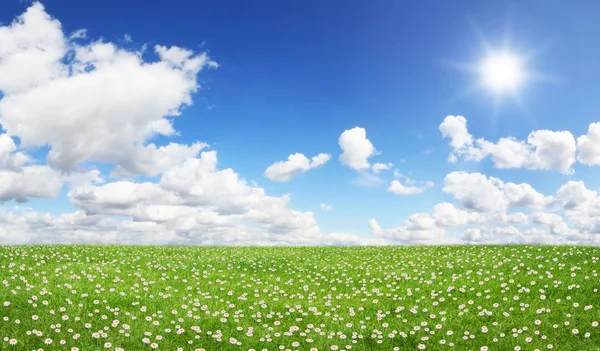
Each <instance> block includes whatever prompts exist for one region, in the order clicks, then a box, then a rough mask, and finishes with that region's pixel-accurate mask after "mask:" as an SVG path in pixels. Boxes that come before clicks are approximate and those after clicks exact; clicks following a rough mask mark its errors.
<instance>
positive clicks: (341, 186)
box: [0, 0, 600, 242]
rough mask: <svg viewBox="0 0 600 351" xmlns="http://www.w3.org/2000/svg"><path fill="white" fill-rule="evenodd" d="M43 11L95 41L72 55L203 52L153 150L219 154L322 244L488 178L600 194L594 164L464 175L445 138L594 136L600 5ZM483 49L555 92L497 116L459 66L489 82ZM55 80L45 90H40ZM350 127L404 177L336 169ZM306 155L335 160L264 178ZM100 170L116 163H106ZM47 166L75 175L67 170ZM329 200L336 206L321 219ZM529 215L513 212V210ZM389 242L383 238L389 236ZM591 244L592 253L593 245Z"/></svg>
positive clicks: (129, 5) (549, 191) (138, 5)
mask: <svg viewBox="0 0 600 351" xmlns="http://www.w3.org/2000/svg"><path fill="white" fill-rule="evenodd" d="M29 6H32V2H26V1H17V0H14V1H13V0H7V1H3V2H2V3H1V4H0V21H1V22H2V23H3V25H4V26H7V25H10V23H11V22H12V21H13V20H14V19H15V18H16V17H17V16H19V15H21V14H22V13H23V12H25V11H26V9H27V8H28V7H29ZM43 7H44V10H43V11H45V12H46V13H47V14H49V15H50V16H52V18H54V19H56V20H58V21H60V23H61V26H62V27H61V31H62V32H63V33H64V36H65V38H66V37H68V36H69V35H70V34H71V33H73V32H74V31H76V30H79V29H85V30H86V31H87V32H86V36H85V38H80V39H76V40H74V41H72V42H70V44H69V45H75V44H73V43H75V42H76V43H78V44H77V45H80V46H81V47H84V46H90V47H91V45H93V44H94V43H98V40H100V39H101V40H102V42H104V43H112V45H114V46H115V47H117V48H120V49H123V50H126V51H129V52H134V51H136V50H141V48H142V47H143V46H144V45H145V46H146V48H147V49H146V51H144V53H143V54H142V56H141V57H142V59H143V60H145V61H148V62H151V61H156V60H160V58H159V54H157V52H155V51H154V50H153V48H154V46H155V45H164V46H166V47H171V46H176V47H178V48H185V49H187V50H190V51H191V52H194V53H202V52H206V53H207V54H208V55H209V56H210V59H211V60H214V61H215V62H216V63H218V68H212V69H208V68H207V69H204V68H203V69H202V70H200V71H199V72H196V73H197V74H196V73H195V74H194V77H195V79H196V82H197V83H198V84H199V86H200V88H199V89H198V90H197V91H195V92H193V93H192V100H193V104H192V105H191V106H184V107H182V108H181V114H180V116H177V117H176V118H173V120H172V121H173V128H174V129H175V130H176V131H177V132H178V133H177V135H169V136H158V137H155V138H147V139H146V140H145V142H153V143H156V144H157V145H159V146H160V145H166V144H168V143H169V142H174V143H179V144H192V143H194V142H197V141H200V142H204V143H207V144H209V145H210V148H209V149H211V150H215V151H216V152H217V154H218V165H219V166H218V168H219V169H227V168H232V169H233V170H234V171H235V172H236V173H237V174H239V176H240V177H242V178H244V179H245V180H247V181H248V182H249V183H250V182H252V181H255V182H256V185H257V186H258V187H260V188H262V189H264V191H265V192H266V193H267V194H269V195H271V196H274V197H280V196H283V195H285V194H289V195H290V196H291V202H290V208H293V209H294V210H297V211H301V212H312V215H313V216H314V220H315V221H316V224H318V227H319V228H320V232H321V233H323V234H324V235H325V234H326V233H344V234H349V235H356V236H359V237H363V238H367V237H371V236H372V234H373V227H372V226H371V227H370V226H369V220H371V219H376V220H377V223H378V224H379V225H380V226H381V227H383V228H396V227H399V226H400V227H401V226H402V225H403V223H404V221H405V220H406V219H407V218H409V217H410V216H411V215H413V214H415V213H430V212H431V211H432V208H433V207H434V205H436V204H438V203H441V202H444V201H447V202H450V203H453V204H455V205H456V206H457V207H460V206H463V207H464V208H463V209H464V210H467V211H470V210H473V209H472V208H469V207H468V206H466V207H465V205H464V203H461V198H460V195H457V193H456V192H451V193H449V192H448V191H443V189H442V188H443V187H444V185H445V179H446V176H447V175H448V174H450V173H452V172H460V171H464V172H468V173H475V172H478V173H481V174H484V175H486V176H488V177H497V178H499V179H502V180H503V181H504V182H513V183H517V184H522V183H527V184H530V185H531V186H532V187H533V188H535V190H536V191H537V192H539V193H541V194H544V195H554V194H555V193H556V191H557V190H558V189H559V188H560V187H561V186H562V185H564V184H566V183H567V182H568V181H583V182H584V183H585V186H586V188H587V189H589V190H590V191H595V190H598V189H599V188H600V180H598V179H600V178H599V177H598V166H596V165H591V166H589V165H586V164H583V163H581V162H573V164H572V168H573V171H574V172H571V173H568V172H567V173H568V174H567V173H566V172H561V171H560V170H557V169H535V168H536V166H531V165H529V166H527V165H523V166H522V167H513V168H508V169H507V168H502V167H498V165H497V164H494V162H493V161H492V159H491V156H490V157H485V158H483V159H481V160H477V161H473V160H468V159H465V158H464V157H463V158H461V157H459V160H458V162H456V163H450V162H448V157H449V155H450V154H451V153H452V152H453V151H452V147H451V146H450V145H449V142H450V139H451V138H450V137H446V138H444V137H443V135H442V133H441V131H440V124H441V123H442V122H443V121H444V118H446V116H448V115H452V116H464V117H465V118H466V120H467V121H468V122H467V123H468V132H469V133H470V134H471V135H472V136H473V138H474V139H478V138H484V139H485V140H488V141H491V142H496V141H498V139H500V138H503V137H509V136H512V137H515V138H516V139H517V140H519V141H524V140H527V137H528V135H529V134H530V133H531V132H532V131H535V130H551V131H563V130H566V131H569V132H570V133H572V135H573V137H574V139H577V137H579V136H581V135H583V134H586V133H587V130H588V127H589V126H590V124H591V123H594V122H597V121H599V120H600V117H599V116H600V106H598V104H597V102H596V99H595V96H596V95H597V94H596V92H597V91H598V89H599V88H598V81H600V66H598V65H597V62H599V60H600V50H599V49H598V47H597V44H596V43H595V37H594V35H592V33H598V32H600V23H599V22H598V21H597V18H596V16H594V14H595V13H598V10H600V4H598V3H597V2H593V1H584V2H579V3H578V4H577V5H574V4H570V3H568V2H564V1H550V2H545V3H544V6H541V4H540V3H539V2H535V1H518V2H517V1H515V2H507V1H486V2H475V1H454V2H452V3H450V2H440V1H421V2H416V1H415V2H397V1H396V2H394V1H378V2H364V1H343V2H342V1H303V2H289V1H288V2H282V1H255V2H243V1H220V2H213V3H209V2H194V1H181V0H178V1H170V2H159V1H153V2H148V1H143V2H142V1H112V0H109V1H102V2H97V3H95V4H94V5H93V6H91V5H89V4H88V5H86V6H83V5H82V4H81V2H75V1H65V0H60V1H59V0H46V1H44V2H43ZM35 25H36V24H35V23H34V24H31V26H35ZM125 36H127V37H128V38H130V39H127V40H126V39H125ZM36 40H37V39H36ZM485 45H488V46H489V47H490V48H491V49H492V50H493V51H495V52H496V51H501V50H502V49H503V48H509V49H510V51H511V52H512V53H513V54H515V55H516V56H519V57H524V56H525V55H529V54H532V55H531V57H530V58H529V60H528V61H527V62H526V63H525V64H524V65H523V66H524V67H523V71H524V72H526V73H527V74H530V75H534V74H536V75H537V76H542V75H543V76H544V79H534V78H531V79H525V81H524V82H523V84H521V85H519V86H518V87H515V91H516V94H517V95H518V97H519V100H520V101H521V102H522V103H521V104H519V103H518V102H517V100H516V99H514V98H512V97H510V96H505V98H503V99H502V101H501V102H500V103H499V104H495V102H494V101H495V99H496V98H497V94H495V93H494V92H493V91H492V90H490V89H486V88H479V89H475V90H472V91H468V90H469V88H470V87H472V86H473V85H474V84H476V83H477V82H479V81H480V80H481V74H479V73H478V72H470V71H465V70H461V69H458V68H456V67H455V66H453V65H451V64H449V63H451V62H453V63H460V64H463V65H470V66H472V67H474V68H475V69H477V67H479V65H480V63H481V62H482V61H483V60H484V59H485V58H486V48H485ZM0 55H2V53H0ZM5 55H8V54H6V53H5ZM15 79H19V77H16V78H15ZM53 79H54V78H53ZM47 82H48V81H46V80H43V81H42V80H40V81H39V82H38V81H35V84H34V85H31V86H28V89H35V88H38V87H41V86H43V84H46V83H47ZM123 84H127V82H125V83H123ZM0 85H1V83H0ZM164 89H169V87H168V86H165V87H164ZM0 90H2V93H3V94H4V95H3V100H7V99H8V97H10V95H11V94H13V95H15V96H16V95H17V94H23V93H24V92H23V90H19V91H15V92H8V91H7V90H6V89H2V86H0ZM67 101H68V100H67ZM7 105H8V103H7ZM10 111H11V110H9V109H8V108H7V109H6V110H5V111H4V115H2V113H3V112H2V109H1V108H0V124H1V125H2V126H3V128H4V129H5V132H6V133H7V135H10V136H11V137H12V138H13V140H15V144H18V141H19V140H20V137H21V135H20V134H19V133H21V132H22V131H20V130H19V128H18V127H17V125H18V123H19V120H18V118H19V117H18V116H17V117H14V116H16V115H14V116H9V114H10V113H11V112H10ZM49 116H50V115H49ZM23 118H25V117H23ZM27 118H29V117H27ZM48 118H57V119H60V118H62V117H61V115H60V114H57V115H52V116H51V117H48ZM94 118H97V116H90V120H91V119H94ZM7 119H8V120H10V121H8V120H7ZM7 121H8V122H7ZM27 121H32V119H28V120H27ZM20 123H26V122H20ZM8 124H10V126H9V127H10V128H7V125H8ZM354 127H361V128H364V130H365V131H366V137H367V139H368V140H369V141H370V142H371V143H372V145H374V147H375V149H376V150H378V151H379V152H380V153H379V154H374V155H372V156H371V157H369V158H368V162H369V163H370V164H371V165H372V164H375V163H392V164H393V168H392V169H390V170H387V171H382V172H380V173H379V174H377V175H375V174H373V172H372V171H370V170H367V171H363V173H367V174H370V175H371V176H370V178H371V179H375V178H376V177H378V178H379V181H371V183H372V184H364V182H361V181H360V180H361V179H363V178H364V175H363V176H361V172H360V171H357V170H355V169H352V168H351V167H348V165H345V164H343V163H342V162H341V161H340V160H339V156H340V154H341V153H342V149H341V147H340V145H339V143H338V141H339V140H338V139H339V138H340V135H341V134H342V133H343V132H344V131H346V130H350V129H352V128H354ZM32 138H33V137H32ZM37 138H38V139H39V140H41V141H39V142H38V143H37V144H40V145H41V144H45V145H46V146H43V145H41V146H40V145H38V146H35V147H33V148H23V147H22V146H19V150H20V149H22V150H24V151H26V152H27V153H28V154H29V155H31V156H32V157H33V158H35V159H37V160H38V163H40V164H45V159H46V154H47V153H48V150H50V149H51V148H52V147H54V146H53V145H55V144H56V145H58V144H61V143H62V142H63V141H57V139H56V138H55V139H52V140H45V139H44V138H43V137H41V136H38V137H37ZM38 139H36V140H38ZM32 140H33V139H32ZM65 140H66V139H65ZM53 143H55V144H53ZM65 143H66V141H65ZM48 145H50V146H48ZM61 145H63V146H64V145H66V144H61ZM14 152H17V151H14ZM123 152H124V153H127V152H128V150H125V149H123ZM294 153H302V154H304V155H306V156H307V157H308V158H311V157H313V156H315V155H317V154H320V153H325V154H329V155H331V158H330V160H329V161H328V162H326V163H325V164H323V165H321V166H319V167H316V168H314V169H311V170H309V171H307V172H305V173H301V174H299V175H297V176H295V177H293V178H292V179H290V180H289V181H285V182H277V181H272V180H270V179H268V178H267V177H266V176H265V174H264V173H265V170H266V169H267V167H269V166H270V165H272V164H273V163H275V162H278V161H284V160H286V159H287V158H288V156H289V155H290V154H294ZM98 155H100V154H98ZM88 156H90V155H88ZM111 157H113V156H107V155H106V153H102V156H98V157H93V156H90V157H88V158H87V159H85V160H83V161H82V162H80V163H78V166H77V167H78V168H77V171H78V172H83V171H89V170H91V169H93V168H96V169H98V170H99V171H100V172H101V175H102V177H103V178H105V181H106V182H117V181H119V178H118V177H112V178H111V177H109V174H110V173H111V171H112V170H113V169H114V167H115V166H117V165H119V164H120V163H119V162H125V161H122V160H118V159H119V158H118V157H117V156H114V157H116V158H111ZM101 159H104V160H108V162H99V160H101ZM115 160H116V161H115ZM65 162H66V161H65ZM128 162H129V161H128ZM588 163H589V162H588ZM49 164H50V163H49ZM50 166H51V167H52V168H53V169H54V170H56V171H57V172H60V173H61V176H62V177H66V176H67V173H68V172H66V171H67V169H66V166H64V167H62V166H57V165H56V164H50ZM538 168H539V167H538ZM394 169H397V171H398V172H399V173H402V174H404V175H408V176H409V177H410V178H411V179H414V180H416V181H417V182H420V183H418V184H420V185H423V184H424V183H425V182H427V181H431V182H433V183H434V185H433V186H431V187H427V188H426V189H424V191H422V192H421V193H419V194H414V195H397V194H394V193H393V192H390V191H387V188H388V187H389V186H390V183H391V182H392V180H394V179H395V178H394V175H393V170H394ZM70 171H72V170H69V172H70ZM11 172H13V173H15V172H14V171H11ZM13 173H11V174H13ZM17 173H18V172H17ZM134 173H135V172H134ZM146 173H148V172H146ZM15 174H16V173H15ZM160 174H161V173H160V172H159V173H156V174H143V172H140V173H138V174H136V175H135V177H127V178H124V179H125V180H126V181H131V182H134V183H141V182H144V181H146V180H149V181H152V182H158V180H159V179H160ZM13 176H14V177H16V176H15V175H14V174H13ZM11 179H12V178H11ZM15 179H16V178H15ZM402 179H403V178H401V179H400V180H401V181H402ZM121 180H123V179H121ZM72 189H73V188H72V185H70V184H69V182H68V181H67V180H65V181H64V184H63V186H62V188H61V190H60V195H59V196H46V195H44V196H40V197H38V196H31V194H32V193H31V192H30V193H28V194H29V196H25V197H27V198H28V203H27V204H21V205H20V206H29V207H32V208H33V210H34V211H37V212H39V213H44V212H47V211H48V212H50V213H51V214H52V215H53V216H60V215H61V213H68V212H73V211H78V210H85V211H88V212H89V208H88V207H85V206H84V205H81V203H78V202H77V201H75V202H74V201H73V199H72V198H71V197H70V196H69V192H70V191H71V190H72ZM88 190H89V189H88ZM94 191H95V190H94ZM33 194H35V192H33ZM25 195H27V194H25ZM6 198H7V199H8V200H7V201H5V202H4V207H5V208H6V211H11V210H10V209H12V208H14V206H15V204H16V203H15V201H13V200H14V198H16V197H13V199H9V196H8V195H7V196H6ZM557 201H558V200H557ZM590 201H592V203H593V204H592V205H590V206H592V207H593V206H595V202H594V201H596V200H590ZM598 201H600V200H598ZM559 202H560V201H558V202H556V203H559ZM74 203H76V204H74ZM186 203H187V202H186ZM321 203H325V204H330V205H332V209H331V210H328V211H326V210H323V209H321V207H320V204H321ZM77 204H79V205H77ZM88 205H89V204H88ZM509 207H510V206H509ZM517 210H519V209H515V208H511V209H510V210H509V213H510V211H517ZM562 210H564V209H562ZM519 211H521V210H519ZM536 211H537V212H540V209H539V208H536V209H535V211H533V212H532V211H531V209H527V210H523V212H525V213H526V214H528V215H529V214H531V215H533V214H534V212H536ZM544 211H546V212H551V211H550V210H548V209H547V208H544V209H543V211H542V212H544ZM560 211H561V210H559V212H560ZM100 212H102V211H100ZM217 212H218V211H217ZM563 212H564V211H563ZM563 212H560V213H561V215H564V216H565V220H566V222H567V223H569V224H568V225H569V226H570V227H569V228H570V229H571V230H576V231H577V234H578V235H579V234H580V235H590V234H592V232H593V230H592V231H590V230H589V228H591V227H593V226H594V225H595V224H594V223H596V222H593V223H591V224H590V223H587V224H586V225H587V227H586V228H588V229H576V228H574V225H573V224H572V223H571V222H570V221H572V220H573V218H571V217H569V216H568V215H565V214H564V213H563ZM112 213H116V212H114V211H113V210H107V209H106V208H104V212H102V214H103V215H106V216H110V215H111V214H112ZM130 217H131V216H127V215H123V216H117V218H120V219H124V220H128V219H130ZM595 220H596V219H594V220H593V221H595ZM244 221H246V220H244ZM538 224H539V223H538ZM590 226H591V227H590ZM467 227H468V226H467ZM542 227H543V225H542ZM599 228H600V227H599ZM95 230H96V229H95ZM98 230H100V229H98ZM169 230H174V231H175V232H177V230H178V229H177V228H173V227H169ZM452 230H455V228H454V229H452ZM550 234H552V233H550ZM7 235H8V234H7ZM290 235H291V234H290ZM390 235H391V234H390ZM390 235H387V236H386V235H381V237H383V239H386V240H387V239H390V238H391V239H393V235H391V236H390ZM552 235H558V234H552ZM565 235H566V234H565ZM391 239H390V240H391ZM561 240H562V239H561ZM590 240H591V239H589V238H588V237H586V239H585V240H584V239H582V240H581V241H585V242H593V240H592V241H590ZM594 240H596V239H594Z"/></svg>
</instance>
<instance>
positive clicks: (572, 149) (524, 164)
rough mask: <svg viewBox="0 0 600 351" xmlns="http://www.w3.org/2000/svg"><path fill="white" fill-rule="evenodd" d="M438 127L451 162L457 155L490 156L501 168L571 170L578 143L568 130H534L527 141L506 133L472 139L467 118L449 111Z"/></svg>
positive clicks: (469, 158) (477, 158) (563, 171)
mask: <svg viewBox="0 0 600 351" xmlns="http://www.w3.org/2000/svg"><path fill="white" fill-rule="evenodd" d="M439 129H440V131H441V133H442V136H443V137H444V138H449V139H450V146H451V147H452V152H451V154H450V156H449V157H448V160H449V161H450V162H456V161H457V160H458V159H459V158H463V159H465V160H470V161H481V160H482V159H484V158H485V157H487V156H490V157H491V159H492V161H493V163H494V167H496V168H500V169H502V168H527V169H539V170H558V171H560V172H562V173H565V174H571V173H573V168H572V165H573V163H575V155H576V149H577V145H576V142H575V138H574V137H573V135H572V134H571V132H569V131H550V130H537V131H533V132H531V133H530V134H529V136H528V137H527V141H519V140H517V139H516V138H514V137H505V138H500V139H499V140H498V142H496V143H494V142H490V141H487V140H485V139H483V138H480V139H477V140H474V139H473V136H472V135H471V134H470V133H469V131H468V129H467V119H466V118H465V117H463V116H451V115H450V116H447V117H446V118H445V119H444V121H443V122H442V123H441V124H440V126H439Z"/></svg>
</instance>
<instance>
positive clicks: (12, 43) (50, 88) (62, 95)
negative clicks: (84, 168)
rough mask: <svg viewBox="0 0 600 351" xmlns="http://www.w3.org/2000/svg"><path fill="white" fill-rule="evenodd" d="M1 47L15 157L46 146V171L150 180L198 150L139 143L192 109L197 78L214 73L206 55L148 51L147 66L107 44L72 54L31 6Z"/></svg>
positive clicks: (3, 104) (5, 30)
mask: <svg viewBox="0 0 600 351" xmlns="http://www.w3.org/2000/svg"><path fill="white" fill-rule="evenodd" d="M76 37H77V38H81V35H78V36H76ZM0 40H1V41H2V42H3V43H5V45H2V48H0V77H1V78H0V90H1V91H2V92H3V93H4V97H3V98H2V100H0V123H1V124H2V127H3V128H4V129H5V130H6V133H7V134H8V135H10V136H17V137H19V139H20V142H21V146H22V147H42V146H45V145H48V146H49V148H50V151H49V153H48V163H49V164H50V165H51V166H53V167H55V168H58V169H60V170H63V171H73V170H75V169H76V168H77V167H78V165H79V164H80V163H82V162H83V161H98V162H106V163H114V164H116V165H118V166H119V167H118V172H119V173H133V174H148V175H154V174H157V172H160V171H161V170H165V169H166V168H168V167H169V166H170V165H171V164H173V163H177V162H180V161H182V160H183V159H185V158H188V157H193V156H195V154H197V153H198V151H199V150H200V149H201V148H202V147H201V145H198V144H196V145H192V146H176V145H168V146H166V147H156V146H155V145H153V144H150V145H147V141H148V140H149V139H150V138H152V137H154V136H156V135H164V136H170V135H173V134H174V133H175V130H174V129H173V127H172V125H171V118H172V117H175V116H177V115H179V114H180V113H181V109H182V108H183V107H185V106H187V105H191V104H192V99H191V95H192V94H193V93H194V92H195V91H196V90H197V89H198V83H197V74H198V73H199V72H200V71H201V70H202V69H204V68H206V67H216V63H215V62H214V61H212V60H210V58H209V57H208V56H207V55H206V53H201V54H195V53H193V52H192V51H189V50H187V49H183V48H179V47H170V48H167V47H164V46H160V45H157V46H155V52H156V54H157V56H158V60H157V61H152V62H148V61H144V60H143V59H142V57H141V55H140V54H139V53H138V52H132V51H128V50H125V49H122V48H119V47H117V46H116V45H115V44H112V43H104V42H101V41H98V42H93V43H90V44H85V45H79V44H77V43H75V42H73V41H72V40H73V39H69V38H67V37H65V35H64V34H63V32H62V30H61V25H60V23H59V22H58V21H57V20H55V19H53V18H51V17H50V16H49V15H48V14H47V13H46V12H45V11H44V7H43V6H42V5H41V4H39V3H35V4H33V5H32V6H31V7H30V8H29V9H28V10H27V11H26V12H25V14H23V15H22V16H21V17H20V18H19V19H18V20H17V21H15V22H14V23H13V24H11V25H10V26H8V27H1V28H0ZM154 160H156V162H157V164H156V165H155V164H153V161H154Z"/></svg>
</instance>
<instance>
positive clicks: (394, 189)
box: [387, 178, 433, 195]
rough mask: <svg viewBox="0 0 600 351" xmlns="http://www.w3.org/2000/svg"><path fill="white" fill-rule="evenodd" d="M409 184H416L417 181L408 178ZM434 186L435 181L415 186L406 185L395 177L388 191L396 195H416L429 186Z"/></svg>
mask: <svg viewBox="0 0 600 351" xmlns="http://www.w3.org/2000/svg"><path fill="white" fill-rule="evenodd" d="M406 183H407V184H411V183H412V184H414V183H415V182H414V181H412V180H410V179H408V178H407V179H406ZM432 186H433V182H427V183H426V184H425V185H424V186H421V187H419V186H415V185H404V184H402V183H401V182H400V181H399V180H397V179H394V180H392V183H391V184H390V186H389V187H388V188H387V191H388V192H391V193H394V194H396V195H416V194H420V193H422V192H423V191H425V190H426V189H427V188H431V187H432Z"/></svg>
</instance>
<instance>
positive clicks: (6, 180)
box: [0, 166, 63, 203]
mask: <svg viewBox="0 0 600 351" xmlns="http://www.w3.org/2000/svg"><path fill="white" fill-rule="evenodd" d="M62 186H63V179H62V177H61V175H60V174H59V173H57V172H56V171H54V170H53V169H51V168H49V167H47V166H28V167H24V168H23V169H22V170H21V171H17V172H14V171H7V170H0V203H2V202H6V201H10V200H15V201H17V202H26V201H27V199H28V198H29V197H41V198H55V197H57V196H58V195H59V194H60V191H61V189H62Z"/></svg>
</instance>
